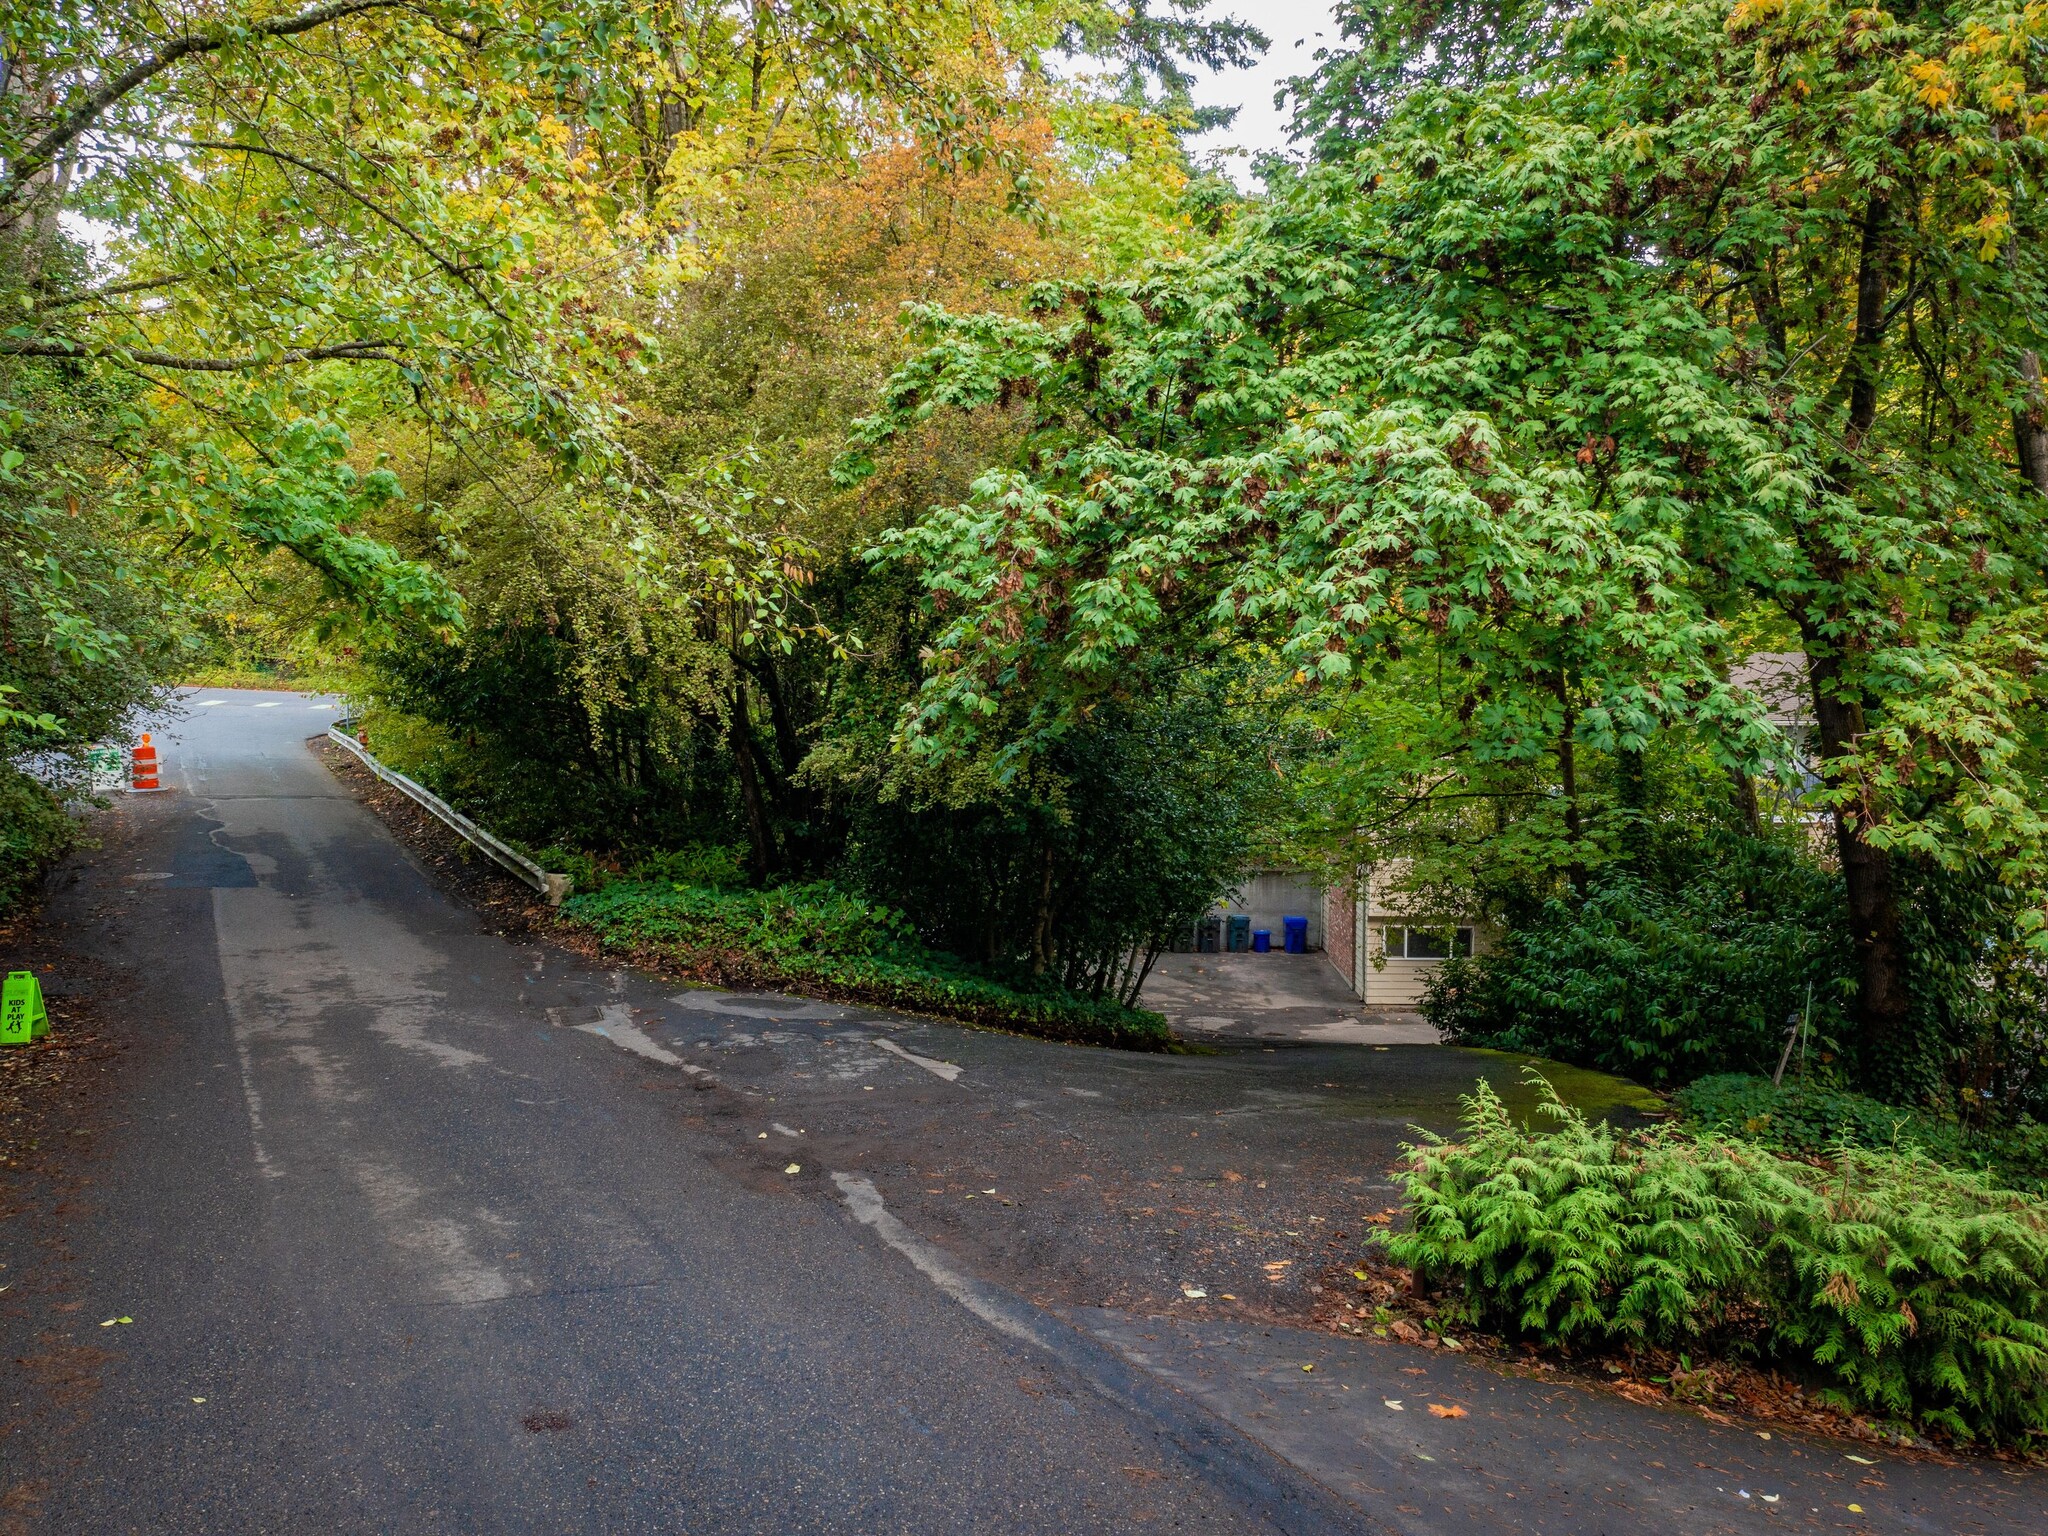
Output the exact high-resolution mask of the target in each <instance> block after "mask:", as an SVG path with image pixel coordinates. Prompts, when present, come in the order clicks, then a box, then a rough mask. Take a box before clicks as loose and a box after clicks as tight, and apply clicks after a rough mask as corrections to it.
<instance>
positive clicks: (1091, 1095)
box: [1060, 1088, 1102, 1099]
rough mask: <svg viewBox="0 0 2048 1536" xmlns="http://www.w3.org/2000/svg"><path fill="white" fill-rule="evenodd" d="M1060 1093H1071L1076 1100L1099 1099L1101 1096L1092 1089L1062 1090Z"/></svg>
mask: <svg viewBox="0 0 2048 1536" xmlns="http://www.w3.org/2000/svg"><path fill="white" fill-rule="evenodd" d="M1060 1092H1061V1093H1071V1094H1072V1095H1073V1096H1074V1097H1075V1098H1077V1099H1099V1098H1101V1097H1102V1095H1101V1094H1099V1093H1097V1092H1096V1091H1095V1090H1094V1089H1093V1088H1062V1089H1061V1090H1060Z"/></svg>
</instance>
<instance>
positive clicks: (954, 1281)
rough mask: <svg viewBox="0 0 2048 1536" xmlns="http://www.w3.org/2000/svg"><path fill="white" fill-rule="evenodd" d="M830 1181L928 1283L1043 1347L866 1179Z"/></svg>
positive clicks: (1001, 1329) (992, 1323)
mask: <svg viewBox="0 0 2048 1536" xmlns="http://www.w3.org/2000/svg"><path fill="white" fill-rule="evenodd" d="M880 1043H881V1042H880V1041H877V1042H876V1044H880ZM832 1182H833V1183H834V1184H837V1185H838V1186H839V1192H840V1193H841V1194H842V1195H844V1196H845V1197H846V1208H847V1210H848V1211H850V1212H851V1213H852V1214H853V1219H854V1220H855V1221H857V1222H859V1223H860V1224H861V1225H862V1226H867V1227H873V1228H874V1229H875V1234H876V1236H878V1237H880V1238H881V1240H882V1241H883V1242H885V1243H887V1244H888V1245H889V1246H890V1247H891V1248H894V1249H895V1250H896V1251H897V1252H898V1253H900V1254H902V1255H903V1257H905V1258H906V1259H908V1260H910V1262H911V1263H912V1264H914V1265H916V1266H917V1269H918V1271H919V1272H920V1273H921V1274H923V1275H924V1277H925V1278H926V1279H927V1280H930V1281H931V1282H932V1284H934V1285H936V1286H937V1287H938V1288H939V1289H940V1290H942V1291H944V1292H945V1293H946V1294H947V1295H948V1296H950V1297H952V1298H953V1299H954V1300H955V1301H957V1302H959V1303H960V1305H961V1306H963V1307H965V1308H966V1309H967V1310H968V1311H970V1312H972V1313H973V1314H974V1315H975V1316H976V1317H978V1318H980V1319H981V1320H982V1321H983V1322H984V1323H987V1324H988V1325H989V1327H991V1328H994V1329H995V1330H997V1331H998V1332H1000V1333H1006V1334H1008V1335H1009V1336H1010V1337H1011V1338H1013V1339H1021V1340H1023V1341H1024V1342H1025V1343H1026V1344H1037V1345H1040V1346H1041V1347H1042V1346H1043V1345H1044V1342H1045V1341H1044V1340H1043V1339H1041V1338H1040V1337H1039V1336H1038V1335H1037V1334H1035V1333H1033V1332H1032V1331H1031V1330H1030V1329H1029V1328H1027V1327H1025V1326H1024V1325H1023V1324H1022V1323H1021V1322H1020V1321H1019V1320H1018V1319H1016V1318H1014V1317H1012V1316H1010V1315H1009V1314H1008V1313H1006V1312H1004V1311H1002V1310H1000V1309H998V1308H996V1307H992V1306H990V1305H989V1303H988V1301H987V1300H986V1299H985V1298H984V1297H983V1296H982V1295H981V1293H980V1291H979V1290H977V1289H976V1287H975V1286H974V1284H973V1282H972V1281H970V1280H969V1279H968V1278H967V1277H966V1276H965V1275H963V1274H961V1273H960V1271H958V1270H957V1269H955V1268H954V1267H953V1266H952V1264H951V1263H949V1262H948V1261H947V1259H946V1256H945V1255H944V1254H943V1253H941V1252H940V1251H939V1250H938V1249H937V1248H935V1247H933V1246H932V1245H931V1244H930V1243H928V1242H926V1241H925V1240H924V1239H923V1238H921V1237H919V1236H918V1235H917V1234H916V1233H915V1232H913V1231H911V1230H910V1228H908V1227H906V1226H905V1225H903V1223H902V1222H900V1221H898V1220H897V1219H896V1217H895V1214H894V1213H893V1212H891V1211H890V1209H889V1208H888V1207H887V1206H886V1205H884V1204H882V1197H881V1195H880V1194H879V1193H877V1191H876V1189H875V1186H874V1184H873V1183H872V1182H871V1181H870V1180H867V1179H863V1178H861V1177H859V1176H858V1175H857V1174H851V1173H835V1174H833V1175H832Z"/></svg>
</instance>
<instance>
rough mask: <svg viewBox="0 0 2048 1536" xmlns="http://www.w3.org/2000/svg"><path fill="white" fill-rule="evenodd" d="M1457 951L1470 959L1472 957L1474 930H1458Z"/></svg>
mask: <svg viewBox="0 0 2048 1536" xmlns="http://www.w3.org/2000/svg"><path fill="white" fill-rule="evenodd" d="M1457 951H1458V953H1459V954H1461V955H1464V956H1466V957H1467V958H1468V959H1469V958H1470V957H1471V954H1472V930H1471V929H1470V928H1460V929H1459V930H1458V943H1457Z"/></svg>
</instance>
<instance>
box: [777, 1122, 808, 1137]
mask: <svg viewBox="0 0 2048 1536" xmlns="http://www.w3.org/2000/svg"><path fill="white" fill-rule="evenodd" d="M768 1129H769V1130H771V1131H780V1132H781V1133H782V1134H783V1135H785V1136H801V1135H803V1132H802V1131H792V1130H791V1129H790V1128H789V1127H788V1126H786V1125H784V1124H783V1123H782V1122H781V1121H780V1120H770V1121H769V1122H768Z"/></svg>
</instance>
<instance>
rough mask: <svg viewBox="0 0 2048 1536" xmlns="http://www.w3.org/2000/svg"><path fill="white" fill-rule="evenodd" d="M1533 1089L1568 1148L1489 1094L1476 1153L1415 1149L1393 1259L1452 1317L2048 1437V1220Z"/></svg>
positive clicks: (1859, 1160)
mask: <svg viewBox="0 0 2048 1536" xmlns="http://www.w3.org/2000/svg"><path fill="white" fill-rule="evenodd" d="M1532 1076H1534V1074H1532ZM1535 1080H1536V1082H1537V1083H1538V1085H1539V1092H1540V1093H1541V1095H1542V1104H1541V1109H1542V1111H1543V1113H1544V1114H1545V1115H1546V1116H1548V1117H1549V1118H1550V1120H1551V1121H1552V1122H1553V1124H1552V1125H1551V1127H1550V1128H1548V1129H1543V1130H1532V1129H1529V1128H1525V1127H1523V1126H1521V1125H1519V1124H1517V1123H1516V1122H1515V1121H1514V1120H1513V1119H1512V1118H1511V1117H1510V1116H1509V1114H1508V1112H1507V1110H1506V1108H1505V1107H1504V1106H1503V1105H1502V1103H1501V1101H1500V1100H1499V1098H1498V1097H1497V1096H1495V1095H1494V1094H1493V1092H1492V1091H1491V1090H1490V1089H1489V1088H1488V1087H1487V1086H1486V1085H1485V1084H1484V1083H1481V1084H1480V1086H1479V1089H1478V1091H1477V1092H1476V1093H1475V1094H1474V1095H1473V1096H1472V1097H1470V1098H1468V1099H1467V1100H1465V1115H1464V1121H1463V1131H1462V1135H1461V1137H1460V1139H1459V1140H1457V1141H1447V1140H1444V1139H1442V1138H1437V1137H1431V1138H1429V1139H1428V1140H1427V1141H1425V1142H1424V1143H1423V1144H1421V1145H1420V1146H1416V1147H1411V1148H1410V1149H1409V1155H1410V1161H1409V1166H1408V1172H1407V1186H1408V1196H1409V1201H1410V1205H1411V1209H1412V1212H1413V1223H1412V1225H1411V1227H1410V1228H1409V1229H1408V1230H1405V1231H1402V1232H1397V1233H1392V1234H1388V1235H1386V1236H1384V1237H1382V1238H1381V1239H1379V1241H1381V1242H1382V1243H1383V1244H1384V1245H1385V1247H1386V1249H1387V1250H1388V1252H1389V1253H1390V1254H1391V1255H1392V1256H1393V1258H1394V1259H1395V1260H1396V1261H1397V1262H1399V1263H1402V1264H1405V1265H1408V1266H1409V1267H1411V1268H1413V1269H1414V1270H1415V1271H1416V1272H1417V1274H1418V1276H1419V1277H1421V1279H1422V1280H1423V1282H1424V1283H1428V1282H1430V1281H1436V1282H1440V1283H1444V1284H1447V1285H1449V1286H1450V1287H1452V1288H1453V1295H1452V1297H1451V1300H1450V1302H1449V1306H1448V1310H1449V1312H1450V1314H1451V1315H1454V1316H1462V1317H1463V1318H1465V1319H1467V1320H1469V1321H1472V1322H1474V1323H1477V1324H1480V1325H1482V1326H1485V1327H1489V1328H1493V1329H1497V1330H1498V1331H1500V1332H1502V1333H1504V1334H1507V1335H1510V1336H1514V1337H1519V1338H1526V1339H1531V1340H1534V1341H1536V1342H1539V1343H1542V1344H1546V1345H1563V1344H1569V1343H1584V1344H1589V1345H1597V1346H1615V1345H1645V1344H1646V1345H1656V1346H1678V1345H1687V1346H1690V1345H1693V1344H1695V1343H1696V1342H1698V1341H1700V1340H1702V1339H1704V1340H1706V1341H1707V1342H1709V1343H1711V1344H1712V1345H1714V1346H1716V1347H1719V1348H1722V1349H1724V1350H1729V1351H1733V1352H1753V1353H1756V1354H1760V1355H1762V1356H1765V1357H1767V1358H1769V1359H1771V1360H1773V1361H1775V1362H1776V1363H1778V1364H1780V1365H1781V1366H1784V1367H1786V1368H1788V1369H1791V1370H1794V1371H1796V1372H1801V1373H1804V1374H1806V1375H1808V1376H1809V1377H1811V1378H1813V1379H1814V1380H1815V1381H1816V1383H1817V1384H1818V1385H1819V1386H1820V1387H1821V1389H1822V1391H1823V1393H1824V1394H1825V1395H1826V1396H1828V1397H1829V1398H1831V1399H1832V1400H1834V1401H1836V1402H1838V1403H1840V1404H1841V1405H1842V1406H1844V1407H1847V1408H1851V1409H1859V1410H1864V1411H1869V1412H1875V1413H1878V1414H1880V1415H1883V1416H1885V1417H1888V1418H1892V1419H1897V1420H1906V1421H1911V1422H1913V1423H1915V1424H1918V1425H1921V1426H1923V1427H1929V1428H1938V1429H1942V1430H1946V1431H1947V1432H1948V1433H1950V1434H1952V1435H1954V1436H1955V1437H1957V1438H1958V1439H1965V1440H1983V1441H1988V1442H1991V1443H1995V1444H2016V1443H2025V1442H2029V1441H2033V1440H2037V1439H2039V1438H2041V1437H2043V1436H2044V1435H2048V1203H2044V1202H2043V1201H2041V1200H2039V1199H2037V1198H2034V1197H2032V1196H2029V1195H2026V1194H2023V1193H2020V1192H2018V1191H2014V1190H2010V1189H2003V1188H2000V1187H1998V1186H1997V1185H1996V1184H1994V1183H1993V1182H1992V1180H1991V1179H1990V1178H1989V1177H1988V1176H1987V1175H1984V1174H1981V1173H1975V1172H1970V1171H1965V1170H1958V1169H1954V1168H1949V1167H1946V1166H1945V1165H1943V1164H1940V1163H1937V1162H1935V1161H1933V1160H1932V1159H1931V1158H1929V1157H1927V1156H1926V1155H1925V1154H1924V1153H1921V1152H1919V1151H1917V1150H1909V1151H1906V1152H1887V1151H1873V1150H1864V1149H1860V1148H1853V1147H1852V1148H1844V1149H1842V1150H1841V1151H1839V1152H1838V1153H1837V1155H1836V1156H1835V1157H1834V1158H1833V1159H1832V1160H1831V1161H1829V1162H1827V1163H1823V1164H1818V1165H1817V1164H1814V1163H1808V1162H1802V1161H1797V1160H1793V1159H1789V1158H1783V1157H1779V1156H1776V1155H1775V1154H1773V1153H1771V1152H1769V1151H1767V1150H1765V1149H1763V1148H1760V1147H1756V1146H1752V1145H1749V1144H1746V1143H1744V1142H1741V1141H1737V1140H1733V1139H1729V1138H1724V1137H1720V1136H1716V1135H1712V1134H1699V1133H1694V1132H1691V1131H1687V1130H1685V1129H1683V1128H1680V1127H1676V1126H1662V1127H1657V1128H1653V1129H1651V1130H1649V1131H1646V1132H1641V1133H1635V1134H1628V1133H1623V1132H1617V1131H1615V1130H1614V1129H1612V1128H1611V1127H1608V1126H1605V1125H1591V1124H1588V1122H1587V1121H1586V1119H1585V1117H1584V1116H1583V1115H1581V1114H1579V1113H1577V1112H1576V1111H1574V1110H1572V1109H1570V1108H1569V1107H1567V1106H1566V1105H1564V1104H1563V1103H1562V1102H1561V1101H1560V1100H1559V1099H1558V1098H1557V1096H1556V1094H1555V1093H1554V1092H1552V1091H1551V1089H1550V1087H1549V1084H1548V1083H1545V1082H1543V1081H1542V1080H1541V1079H1540V1078H1536V1079H1535Z"/></svg>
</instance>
